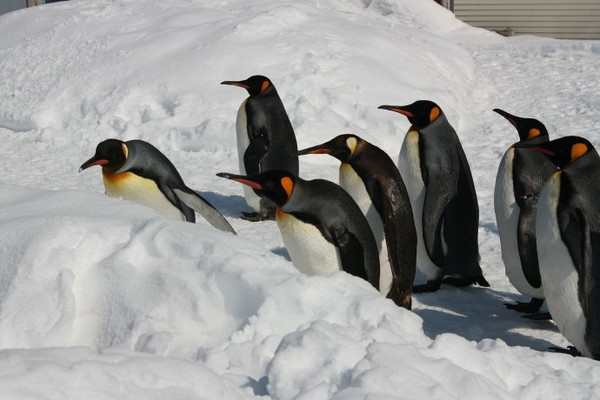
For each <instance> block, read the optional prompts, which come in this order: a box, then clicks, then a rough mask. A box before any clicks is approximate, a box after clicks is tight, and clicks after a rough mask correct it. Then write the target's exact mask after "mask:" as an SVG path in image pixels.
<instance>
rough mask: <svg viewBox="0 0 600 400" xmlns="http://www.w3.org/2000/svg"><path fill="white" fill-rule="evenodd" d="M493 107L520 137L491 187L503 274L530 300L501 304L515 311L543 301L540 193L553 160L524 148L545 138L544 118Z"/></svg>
mask: <svg viewBox="0 0 600 400" xmlns="http://www.w3.org/2000/svg"><path fill="white" fill-rule="evenodd" d="M494 111H495V112H497V113H498V114H500V115H502V116H503V117H504V118H506V119H507V120H508V122H510V123H511V124H512V125H513V126H514V127H515V128H516V129H517V132H518V133H519V141H518V142H517V143H515V144H513V145H512V146H511V147H510V148H509V149H508V150H507V151H506V153H504V156H503V157H502V160H501V161H500V166H499V167H498V174H497V176H496V186H495V190H494V209H495V211H496V222H497V225H498V234H499V236H500V244H501V248H502V260H503V261H504V266H505V268H506V276H507V277H508V279H509V280H510V282H511V283H512V284H513V286H514V287H515V288H516V289H517V290H518V291H519V292H520V293H522V294H524V295H525V296H531V298H532V299H531V301H530V302H529V303H522V302H517V303H516V304H511V303H505V305H506V307H507V308H509V309H512V310H516V311H519V312H524V313H535V312H537V311H538V310H539V309H540V307H541V306H542V304H543V303H544V291H543V290H542V280H541V277H540V268H539V265H538V256H537V248H536V244H535V219H536V213H537V204H538V194H539V192H540V190H541V188H542V186H543V184H544V183H545V182H546V179H548V178H549V177H550V175H551V174H552V172H554V171H555V170H556V166H555V165H554V164H553V163H552V162H550V160H549V159H548V158H547V157H545V156H544V155H542V154H540V153H538V152H534V151H529V150H527V147H529V146H536V145H538V144H540V143H546V142H548V131H547V130H546V127H545V126H544V124H542V123H541V122H540V121H538V120H537V119H533V118H521V117H517V116H515V115H511V114H509V113H507V112H506V111H503V110H500V109H495V110H494ZM538 315H542V314H538ZM543 315H547V314H543ZM536 319H539V318H538V317H536Z"/></svg>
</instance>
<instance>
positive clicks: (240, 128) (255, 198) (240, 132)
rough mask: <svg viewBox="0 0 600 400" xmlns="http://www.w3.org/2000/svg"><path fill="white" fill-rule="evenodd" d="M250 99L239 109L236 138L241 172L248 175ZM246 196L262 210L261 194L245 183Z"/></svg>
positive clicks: (252, 206)
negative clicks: (248, 102)
mask: <svg viewBox="0 0 600 400" xmlns="http://www.w3.org/2000/svg"><path fill="white" fill-rule="evenodd" d="M247 101H248V99H246V100H244V101H243V102H242V105H241V106H240V108H239V109H238V114H237V118H236V123H235V130H236V136H237V137H236V139H237V150H238V164H239V168H240V174H242V175H246V166H245V165H244V154H245V153H246V149H247V148H248V146H249V145H250V139H249V138H248V115H247V114H246V102H247ZM243 190H244V198H245V199H246V204H248V206H250V207H251V208H252V209H254V211H256V212H259V211H260V196H259V195H257V194H256V192H254V190H253V189H252V188H251V187H249V186H246V185H243Z"/></svg>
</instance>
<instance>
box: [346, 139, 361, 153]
mask: <svg viewBox="0 0 600 400" xmlns="http://www.w3.org/2000/svg"><path fill="white" fill-rule="evenodd" d="M357 144H358V142H357V141H356V138H355V137H349V138H348V139H346V145H347V146H348V148H349V149H350V154H354V151H355V150H356V145H357Z"/></svg>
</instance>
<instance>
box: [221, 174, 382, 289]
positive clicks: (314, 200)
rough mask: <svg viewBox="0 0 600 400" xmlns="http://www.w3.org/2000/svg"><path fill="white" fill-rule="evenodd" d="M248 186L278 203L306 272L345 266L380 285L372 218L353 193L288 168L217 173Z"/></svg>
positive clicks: (286, 239)
mask: <svg viewBox="0 0 600 400" xmlns="http://www.w3.org/2000/svg"><path fill="white" fill-rule="evenodd" d="M217 176H220V177H222V178H227V179H232V180H234V181H237V182H240V183H243V184H245V185H248V186H250V187H251V188H253V189H254V190H256V191H257V193H258V194H259V195H261V196H266V197H268V198H269V199H270V200H271V201H273V202H274V203H275V204H276V205H277V211H276V220H277V226H278V227H279V231H280V232H281V237H282V238H283V243H284V244H285V247H286V248H287V250H288V252H289V254H290V257H291V259H292V263H293V264H294V266H295V267H296V268H297V269H298V270H299V271H300V272H303V273H305V274H308V275H330V274H332V273H334V272H337V271H340V270H343V271H346V272H348V273H350V274H352V275H355V276H358V277H360V278H363V279H365V280H367V281H368V282H369V283H371V285H373V286H374V287H375V288H376V289H378V288H379V257H378V254H377V245H376V244H375V238H374V237H373V233H372V232H371V228H370V227H369V223H368V222H367V220H366V218H365V217H364V215H363V214H362V212H361V211H360V208H358V206H357V205H356V203H355V202H354V200H352V197H350V195H349V194H348V193H346V191H345V190H344V189H342V188H341V187H339V186H338V185H336V184H335V183H333V182H329V181H326V180H323V179H314V180H304V179H301V178H299V177H297V176H295V175H293V174H291V173H289V172H288V171H281V170H269V171H266V172H263V173H261V174H258V175H255V176H251V177H250V176H244V175H233V174H228V173H219V174H217Z"/></svg>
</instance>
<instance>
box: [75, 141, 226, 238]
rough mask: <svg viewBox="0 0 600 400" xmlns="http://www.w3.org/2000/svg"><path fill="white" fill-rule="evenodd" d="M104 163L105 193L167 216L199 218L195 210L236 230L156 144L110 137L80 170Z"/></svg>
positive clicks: (218, 225) (221, 226) (222, 227)
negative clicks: (186, 183)
mask: <svg viewBox="0 0 600 400" xmlns="http://www.w3.org/2000/svg"><path fill="white" fill-rule="evenodd" d="M94 165H100V166H102V177H103V180H104V188H105V189H106V194H108V195H109V196H113V197H122V198H124V199H128V200H132V201H135V202H137V203H140V204H143V205H145V206H148V207H151V208H153V209H155V210H157V211H158V212H159V213H160V214H162V215H163V216H165V217H168V218H172V219H176V220H182V221H187V222H196V216H195V214H194V210H196V211H197V212H198V213H200V215H202V216H203V217H204V218H206V220H207V221H208V222H209V223H210V224H211V225H212V226H214V227H215V228H217V229H220V230H222V231H225V232H231V233H233V234H235V231H234V230H233V228H232V227H231V225H229V222H227V220H226V219H225V218H224V217H223V216H222V215H221V213H220V212H219V211H217V209H216V208H214V207H213V206H212V205H211V204H210V203H209V202H208V201H206V200H205V199H204V198H202V197H201V196H199V195H198V194H197V193H196V192H194V191H193V190H192V189H190V188H188V187H187V186H186V185H185V184H184V183H183V179H181V175H179V172H177V170H176V169H175V166H174V165H173V164H172V163H171V161H169V159H168V158H167V157H165V155H164V154H163V153H161V152H160V151H159V150H158V149H157V148H156V147H154V146H152V145H151V144H150V143H148V142H144V141H143V140H130V141H127V142H123V141H121V140H117V139H107V140H105V141H103V142H101V143H99V144H98V146H97V147H96V154H95V155H94V156H93V157H92V158H90V159H89V160H87V161H86V162H84V163H83V164H82V165H81V167H80V168H79V171H80V172H81V171H83V170H84V169H86V168H89V167H93V166H94Z"/></svg>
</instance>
